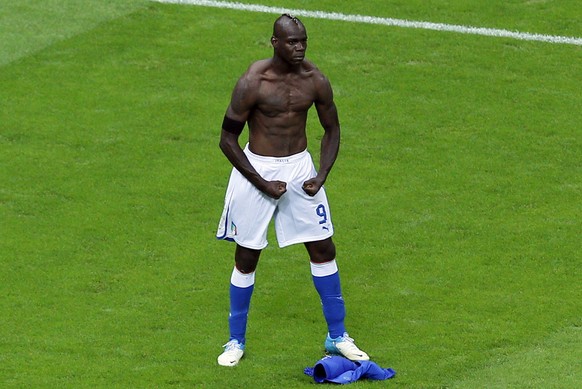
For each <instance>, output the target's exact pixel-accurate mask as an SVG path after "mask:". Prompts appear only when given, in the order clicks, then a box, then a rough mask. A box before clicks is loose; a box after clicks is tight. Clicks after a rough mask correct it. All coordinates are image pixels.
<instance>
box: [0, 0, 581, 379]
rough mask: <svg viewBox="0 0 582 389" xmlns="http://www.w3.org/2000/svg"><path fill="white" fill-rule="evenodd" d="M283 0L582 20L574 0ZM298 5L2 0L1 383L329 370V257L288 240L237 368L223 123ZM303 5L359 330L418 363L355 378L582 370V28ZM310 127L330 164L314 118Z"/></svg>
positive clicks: (266, 259) (576, 23) (389, 352)
mask: <svg viewBox="0 0 582 389" xmlns="http://www.w3.org/2000/svg"><path fill="white" fill-rule="evenodd" d="M243 3H258V1H244V2H243ZM338 3H340V4H338ZM344 3H345V4H344ZM261 4H265V5H276V6H288V7H291V8H303V9H311V10H323V11H329V12H331V11H334V12H342V13H346V14H362V15H373V16H381V17H393V18H400V19H409V20H421V21H431V22H439V23H449V24H459V25H471V26H479V27H487V28H502V29H507V30H517V31H523V32H531V33H541V34H549V35H562V36H571V37H582V24H580V20H581V19H582V9H580V7H579V2H578V1H574V0H570V1H559V2H558V1H520V0H512V1H500V0H491V1H487V2H483V1H477V0H451V1H444V0H441V1H430V2H425V1H420V0H409V1H391V2H386V1H380V0H374V1H363V0H358V1H351V2H336V1H331V0H322V1H318V2H314V1H307V0H304V1H296V2H293V3H291V2H285V1H282V0H270V1H266V0H262V1H261ZM275 16H276V15H272V14H266V13H251V12H244V11H234V10H222V9H217V8H207V7H197V6H186V5H168V4H159V3H154V2H149V1H146V0H110V1H87V0H44V1H41V0H19V1H12V0H0V387H2V388H192V387H194V388H312V387H314V385H315V384H314V383H313V381H312V380H311V379H310V378H309V377H307V376H305V375H303V368H304V367H306V366H310V365H313V364H314V363H315V362H316V361H317V360H318V359H319V358H320V357H321V356H322V352H323V340H324V336H325V332H326V328H325V324H324V320H323V317H322V314H321V310H320V304H319V301H318V297H317V294H316V292H315V290H314V288H313V286H312V284H311V276H310V272H309V265H308V259H307V255H306V253H305V250H304V248H303V247H302V246H293V247H290V248H286V249H279V248H278V247H277V245H276V241H275V239H274V235H273V234H272V233H271V235H270V242H271V245H270V246H269V247H268V248H267V249H266V250H265V251H264V253H263V256H262V259H261V263H260V265H259V269H258V272H257V285H256V289H255V294H254V297H253V302H252V306H251V313H250V320H249V329H248V343H247V354H246V356H245V358H244V359H243V360H242V362H241V363H240V365H239V366H237V367H235V368H232V369H228V368H222V367H219V366H218V365H217V364H216V356H217V355H218V354H219V353H220V352H221V346H222V344H224V343H225V342H226V341H227V338H228V328H227V315H228V281H229V278H230V272H231V270H232V266H233V249H234V246H233V245H232V244H228V243H225V242H220V241H216V240H215V238H214V234H215V228H216V225H217V223H218V218H219V216H220V213H221V210H222V205H223V196H224V191H225V189H226V183H227V179H228V174H229V172H230V169H231V168H230V165H229V163H228V161H227V160H226V158H225V157H224V156H223V155H222V154H221V152H220V150H219V149H218V138H219V132H220V124H221V122H222V116H223V114H224V110H225V108H226V106H227V104H228V101H229V98H230V93H231V90H232V87H233V85H234V83H235V81H236V79H237V78H238V77H239V75H240V74H241V73H242V72H244V70H245V69H246V67H247V66H248V64H249V63H251V62H252V61H254V60H256V59H260V58H265V57H269V56H270V55H271V49H270V46H269V38H270V32H271V28H272V22H273V21H274V19H275ZM303 21H304V23H305V25H306V26H307V29H308V33H309V37H310V47H309V51H308V57H309V58H310V59H311V60H313V61H314V62H315V63H316V64H318V66H319V67H320V69H321V70H322V71H323V72H324V73H325V74H326V75H327V76H328V77H329V78H330V80H331V82H332V85H333V86H334V90H335V95H336V104H337V106H338V109H339V113H340V119H341V122H342V130H343V134H342V148H341V152H340V156H339V159H338V161H337V163H336V166H335V167H334V170H333V172H332V174H331V175H330V177H329V180H328V182H327V184H326V185H327V190H328V194H329V200H330V204H331V207H332V212H333V217H334V223H335V227H336V235H335V237H334V239H335V242H336V246H337V249H338V262H339V266H340V272H341V275H342V281H343V289H344V294H345V297H346V306H347V310H348V318H347V326H348V329H349V331H350V334H351V335H352V336H354V337H355V338H356V340H357V342H358V345H359V346H360V347H362V348H363V349H364V350H366V351H367V352H369V353H370V355H371V358H372V360H374V361H375V362H377V363H378V364H379V365H381V366H383V367H392V368H394V369H395V370H396V371H397V376H396V378H394V379H393V380H390V381H386V382H371V381H370V382H357V383H354V384H353V385H352V386H351V387H354V388H364V387H365V388H379V387H399V388H445V387H446V388H579V387H580V382H582V303H581V301H582V274H581V268H582V257H581V254H580V251H581V250H580V249H581V248H582V244H581V242H582V239H581V232H582V201H581V199H582V109H581V107H582V89H581V86H582V47H581V46H577V45H568V44H551V43H542V42H527V41H518V40H513V39H508V38H495V37H487V36H478V35H463V34H456V33H450V32H437V31H428V30H420V29H405V28H399V27H388V26H378V25H367V24H358V23H348V22H340V21H330V20H319V19H314V18H303ZM309 134H310V137H311V143H310V150H311V152H312V153H313V154H314V156H315V157H316V158H317V154H318V146H319V139H320V136H321V129H320V127H319V125H318V122H317V118H316V116H315V115H314V114H312V115H311V116H310V124H309Z"/></svg>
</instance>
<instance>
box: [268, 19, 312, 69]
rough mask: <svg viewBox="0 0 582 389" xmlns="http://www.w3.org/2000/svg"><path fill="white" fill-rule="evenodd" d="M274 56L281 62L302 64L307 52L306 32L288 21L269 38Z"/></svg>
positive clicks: (300, 25)
mask: <svg viewBox="0 0 582 389" xmlns="http://www.w3.org/2000/svg"><path fill="white" fill-rule="evenodd" d="M271 43H272V44H273V47H274V48H275V55H276V56H277V57H279V58H281V59H282V60H283V61H285V62H287V63H289V64H291V65H297V64H300V63H301V62H303V59H304V58H305V51H306V50H307V32H306V31H305V27H303V25H302V24H297V23H295V22H293V21H291V20H290V21H289V22H288V23H286V24H285V25H284V26H282V28H280V29H279V30H278V31H277V36H273V38H271Z"/></svg>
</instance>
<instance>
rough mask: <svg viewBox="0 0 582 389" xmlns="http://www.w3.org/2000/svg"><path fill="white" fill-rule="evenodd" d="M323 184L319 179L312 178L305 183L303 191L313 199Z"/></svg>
mask: <svg viewBox="0 0 582 389" xmlns="http://www.w3.org/2000/svg"><path fill="white" fill-rule="evenodd" d="M322 185H323V182H322V181H321V180H319V179H318V178H317V177H314V178H311V179H309V180H307V181H305V182H304V183H303V191H304V192H305V193H307V194H308V195H309V196H311V197H313V196H315V195H316V194H317V192H319V189H321V187H322Z"/></svg>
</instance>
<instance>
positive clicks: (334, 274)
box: [311, 260, 346, 338]
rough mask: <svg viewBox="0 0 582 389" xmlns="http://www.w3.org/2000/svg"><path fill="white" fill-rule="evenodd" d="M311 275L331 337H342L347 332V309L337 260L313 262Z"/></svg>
mask: <svg viewBox="0 0 582 389" xmlns="http://www.w3.org/2000/svg"><path fill="white" fill-rule="evenodd" d="M311 274H312V277H313V284H314V285H315V289H316V290H317V293H319V297H320V298H321V304H322V306H323V316H324V317H325V321H326V322H327V328H328V331H329V336H330V337H331V338H337V337H338V336H342V335H343V334H344V332H346V328H345V325H344V319H345V317H346V308H345V304H344V299H343V296H342V290H341V284H340V278H339V272H338V269H337V264H336V262H335V260H333V261H330V262H325V263H313V262H311Z"/></svg>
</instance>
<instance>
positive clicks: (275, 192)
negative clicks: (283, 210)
mask: <svg viewBox="0 0 582 389" xmlns="http://www.w3.org/2000/svg"><path fill="white" fill-rule="evenodd" d="M285 192H287V183H286V182H283V181H267V185H266V186H265V189H263V193H264V194H266V195H267V196H269V197H272V198H274V199H275V200H277V199H279V198H280V197H281V196H283V194H284V193H285Z"/></svg>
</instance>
